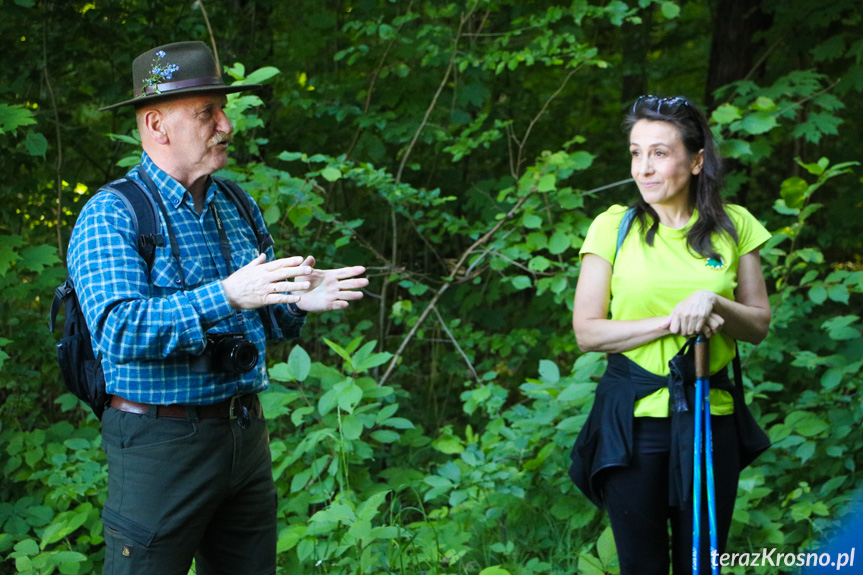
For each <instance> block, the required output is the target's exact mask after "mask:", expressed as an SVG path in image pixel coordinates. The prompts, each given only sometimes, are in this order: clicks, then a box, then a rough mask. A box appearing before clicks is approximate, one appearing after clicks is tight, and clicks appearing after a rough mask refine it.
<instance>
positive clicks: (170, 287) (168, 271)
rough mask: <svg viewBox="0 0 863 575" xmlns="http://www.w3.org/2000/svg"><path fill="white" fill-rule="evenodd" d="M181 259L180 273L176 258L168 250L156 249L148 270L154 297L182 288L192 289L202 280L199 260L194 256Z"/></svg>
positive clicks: (202, 270) (202, 271) (202, 274)
mask: <svg viewBox="0 0 863 575" xmlns="http://www.w3.org/2000/svg"><path fill="white" fill-rule="evenodd" d="M160 252H161V253H160ZM165 252H167V253H165ZM182 261H183V274H182V275H181V274H180V266H179V264H178V263H177V258H175V257H174V256H173V255H172V254H171V252H170V250H169V249H168V250H157V253H156V260H155V262H154V263H153V269H152V270H150V285H152V287H153V295H154V296H155V297H160V296H165V295H170V294H172V293H175V292H178V291H182V290H183V289H184V288H185V289H187V290H188V289H192V288H195V287H198V286H199V285H201V284H202V283H203V282H204V269H203V267H202V266H201V263H200V262H199V261H197V260H196V259H194V258H184V259H183V260H182ZM184 277H185V285H184V281H183V280H184Z"/></svg>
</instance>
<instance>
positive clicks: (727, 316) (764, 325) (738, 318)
mask: <svg viewBox="0 0 863 575" xmlns="http://www.w3.org/2000/svg"><path fill="white" fill-rule="evenodd" d="M713 311H714V313H717V314H719V315H720V316H722V319H724V320H725V325H724V327H723V329H722V331H723V333H725V334H727V335H729V336H730V337H732V338H734V339H736V340H738V341H745V342H748V343H760V342H761V341H762V340H763V339H764V338H765V337H767V330H768V329H769V328H770V316H771V312H770V306H769V305H767V306H764V307H761V306H755V305H744V304H742V303H740V302H736V301H732V300H730V299H728V298H724V297H722V296H716V301H715V303H714V304H713Z"/></svg>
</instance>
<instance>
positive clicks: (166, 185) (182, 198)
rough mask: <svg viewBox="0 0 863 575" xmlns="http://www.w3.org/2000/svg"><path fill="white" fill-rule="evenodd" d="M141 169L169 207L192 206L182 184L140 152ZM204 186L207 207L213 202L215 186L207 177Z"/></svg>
mask: <svg viewBox="0 0 863 575" xmlns="http://www.w3.org/2000/svg"><path fill="white" fill-rule="evenodd" d="M141 167H142V168H144V170H145V171H146V172H147V175H148V176H150V178H151V179H152V180H153V183H154V184H156V187H157V188H159V190H160V191H161V192H162V197H163V198H165V200H167V201H168V202H171V205H173V206H174V208H175V209H177V208H179V207H180V206H181V205H182V204H183V203H189V204H192V205H193V200H192V194H190V193H189V190H187V189H186V188H185V186H183V184H181V183H180V182H178V181H177V180H175V179H174V178H173V177H172V176H171V175H169V174H168V173H167V172H166V171H164V170H163V169H162V168H160V167H159V166H157V165H156V164H155V163H154V162H153V159H152V158H150V155H149V154H147V152H142V154H141ZM206 185H207V197H206V198H205V199H204V205H206V206H209V205H210V202H212V201H213V198H214V197H215V195H216V185H215V182H214V181H213V178H212V177H210V176H207V183H206Z"/></svg>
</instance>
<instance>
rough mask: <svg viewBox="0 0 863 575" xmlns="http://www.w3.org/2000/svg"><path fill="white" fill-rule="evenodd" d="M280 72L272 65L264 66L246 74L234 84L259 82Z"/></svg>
mask: <svg viewBox="0 0 863 575" xmlns="http://www.w3.org/2000/svg"><path fill="white" fill-rule="evenodd" d="M280 73H281V72H280V71H279V69H278V68H275V67H273V66H264V67H263V68H258V69H257V70H255V71H254V72H252V73H251V74H249V75H248V76H246V78H245V79H244V80H242V81H241V82H236V84H261V83H263V82H266V81H267V80H269V79H270V78H272V77H273V76H276V75H277V74H280Z"/></svg>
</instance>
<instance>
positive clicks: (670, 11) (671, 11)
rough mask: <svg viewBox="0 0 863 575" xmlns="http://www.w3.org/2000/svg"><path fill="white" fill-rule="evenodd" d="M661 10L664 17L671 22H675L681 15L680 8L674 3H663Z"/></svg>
mask: <svg viewBox="0 0 863 575" xmlns="http://www.w3.org/2000/svg"><path fill="white" fill-rule="evenodd" d="M661 10H662V15H663V16H665V17H666V18H668V19H669V20H674V19H675V18H677V17H678V16H679V15H680V6H678V5H677V4H675V3H674V2H663V3H662V8H661Z"/></svg>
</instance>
